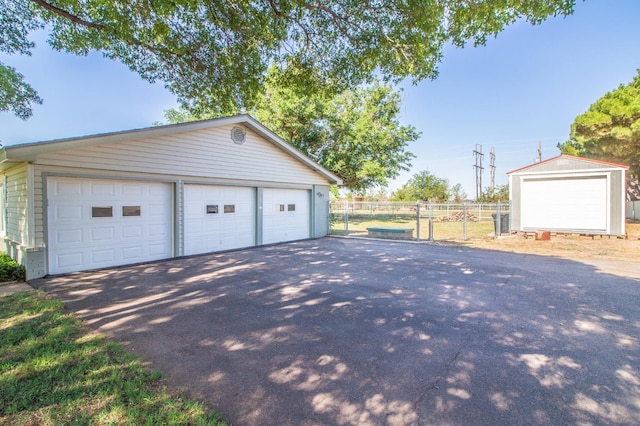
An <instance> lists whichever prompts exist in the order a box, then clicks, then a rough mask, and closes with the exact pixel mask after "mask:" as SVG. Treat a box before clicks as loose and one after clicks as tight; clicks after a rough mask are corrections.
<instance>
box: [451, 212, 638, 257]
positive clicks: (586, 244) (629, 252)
mask: <svg viewBox="0 0 640 426" xmlns="http://www.w3.org/2000/svg"><path fill="white" fill-rule="evenodd" d="M626 230H627V238H618V237H607V236H603V237H601V236H594V237H591V236H582V235H569V234H551V240H549V241H536V239H535V236H534V235H532V234H529V235H528V236H526V235H524V234H514V235H511V236H504V237H500V238H486V239H476V240H467V241H456V242H454V244H461V245H465V246H468V247H476V248H484V249H490V250H501V251H509V252H514V253H529V254H539V255H543V256H557V257H562V258H567V259H592V260H597V259H600V260H613V261H619V262H634V263H636V264H638V263H640V222H636V223H627V225H626ZM445 244H446V243H445Z"/></svg>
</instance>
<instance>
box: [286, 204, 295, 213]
mask: <svg viewBox="0 0 640 426" xmlns="http://www.w3.org/2000/svg"><path fill="white" fill-rule="evenodd" d="M287 210H288V211H290V212H295V211H296V205H295V204H289V205H288V206H287Z"/></svg>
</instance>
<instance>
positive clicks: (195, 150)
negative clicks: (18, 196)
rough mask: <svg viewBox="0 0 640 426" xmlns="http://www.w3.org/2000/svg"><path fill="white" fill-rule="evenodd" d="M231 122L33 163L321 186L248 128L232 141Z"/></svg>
mask: <svg viewBox="0 0 640 426" xmlns="http://www.w3.org/2000/svg"><path fill="white" fill-rule="evenodd" d="M232 128H233V126H230V125H229V126H221V127H216V128H211V129H203V130H194V131H188V132H182V133H177V134H173V135H167V136H157V137H150V138H145V139H134V140H130V141H123V142H118V143H107V144H104V145H97V146H92V147H86V148H79V149H73V150H71V151H62V152H56V153H49V154H42V155H39V156H38V159H37V162H36V164H40V165H50V166H64V167H83V168H88V169H95V170H110V171H116V172H118V171H119V172H134V173H153V174H161V175H174V176H182V177H185V178H219V179H226V180H229V181H238V180H246V179H247V176H250V177H251V180H256V181H261V182H296V183H299V184H309V185H313V184H325V183H326V179H324V178H323V177H322V176H321V175H320V174H319V173H316V172H314V171H313V170H311V169H310V168H308V167H304V166H302V165H301V164H300V162H299V161H297V160H296V159H294V158H293V157H291V156H289V155H287V154H284V153H283V151H281V150H280V149H279V148H277V147H276V146H275V145H273V144H271V143H270V142H268V141H266V140H265V139H264V138H262V137H261V136H259V135H258V134H257V133H255V132H253V131H252V130H251V129H247V134H246V142H244V143H243V144H242V145H238V144H235V143H234V142H233V141H232V140H231V138H230V133H231V129H232Z"/></svg>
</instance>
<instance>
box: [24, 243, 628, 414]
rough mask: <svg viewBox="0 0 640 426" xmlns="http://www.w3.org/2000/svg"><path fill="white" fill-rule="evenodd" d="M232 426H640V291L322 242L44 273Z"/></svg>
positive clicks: (101, 326)
mask: <svg viewBox="0 0 640 426" xmlns="http://www.w3.org/2000/svg"><path fill="white" fill-rule="evenodd" d="M32 284H33V285H34V286H36V287H41V288H43V289H44V290H46V291H47V292H49V293H50V294H52V295H54V296H56V297H59V298H60V299H61V300H62V301H63V302H64V303H65V304H66V306H67V307H68V308H69V309H71V310H73V311H75V312H77V313H78V315H79V316H81V317H82V318H84V319H85V320H86V321H87V322H88V323H89V324H90V325H91V326H92V327H93V328H95V329H97V330H99V331H101V332H104V333H106V334H107V335H108V336H110V337H112V338H114V339H116V340H119V341H121V342H123V343H125V344H126V345H127V347H128V348H129V349H130V350H131V351H133V352H135V353H136V354H137V355H138V356H140V357H141V358H142V359H143V360H144V361H146V362H148V363H149V364H150V366H151V367H152V368H154V369H159V370H161V371H163V372H164V373H165V378H166V379H167V380H168V381H169V383H170V384H172V385H174V386H176V387H178V388H181V389H184V390H186V391H187V392H188V393H189V394H190V395H191V396H194V397H196V398H199V399H202V400H204V401H205V402H207V403H208V404H209V405H210V406H211V407H212V408H214V409H217V410H220V411H221V412H222V413H223V416H224V417H225V418H226V419H227V420H228V421H230V422H231V423H232V424H234V425H257V424H265V425H266V424H281V425H315V424H340V425H368V424H371V425H374V424H397V425H404V424H425V425H426V424H503V425H515V424H545V425H546V424H575V423H584V424H605V423H606V424H611V423H615V424H636V422H637V419H639V418H640V359H639V354H640V352H639V349H640V344H639V341H638V337H637V336H638V335H639V334H640V291H639V286H640V280H636V279H630V278H621V277H617V276H613V275H608V274H603V273H600V272H598V271H597V270H596V269H595V268H594V267H593V266H590V265H585V264H581V263H578V262H573V261H568V260H562V259H555V258H549V257H542V256H533V255H522V254H513V253H503V252H494V251H487V250H476V249H469V248H457V247H441V246H434V245H426V244H425V245H420V244H404V243H392V242H380V241H367V240H352V239H338V238H324V239H320V240H312V241H302V242H295V243H289V244H283V245H277V246H270V247H261V248H255V249H249V250H242V251H235V252H229V253H221V254H211V255H204V256H198V257H192V258H184V259H175V260H171V261H166V262H158V263H152V264H145V265H138V266H132V267H123V268H118V269H112V270H103V271H97V272H87V273H78V274H71V275H66V276H60V277H51V278H47V279H42V280H34V281H33V282H32Z"/></svg>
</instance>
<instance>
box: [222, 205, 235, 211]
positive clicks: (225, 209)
mask: <svg viewBox="0 0 640 426" xmlns="http://www.w3.org/2000/svg"><path fill="white" fill-rule="evenodd" d="M224 212H225V213H235V212H236V206H235V204H225V205H224Z"/></svg>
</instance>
